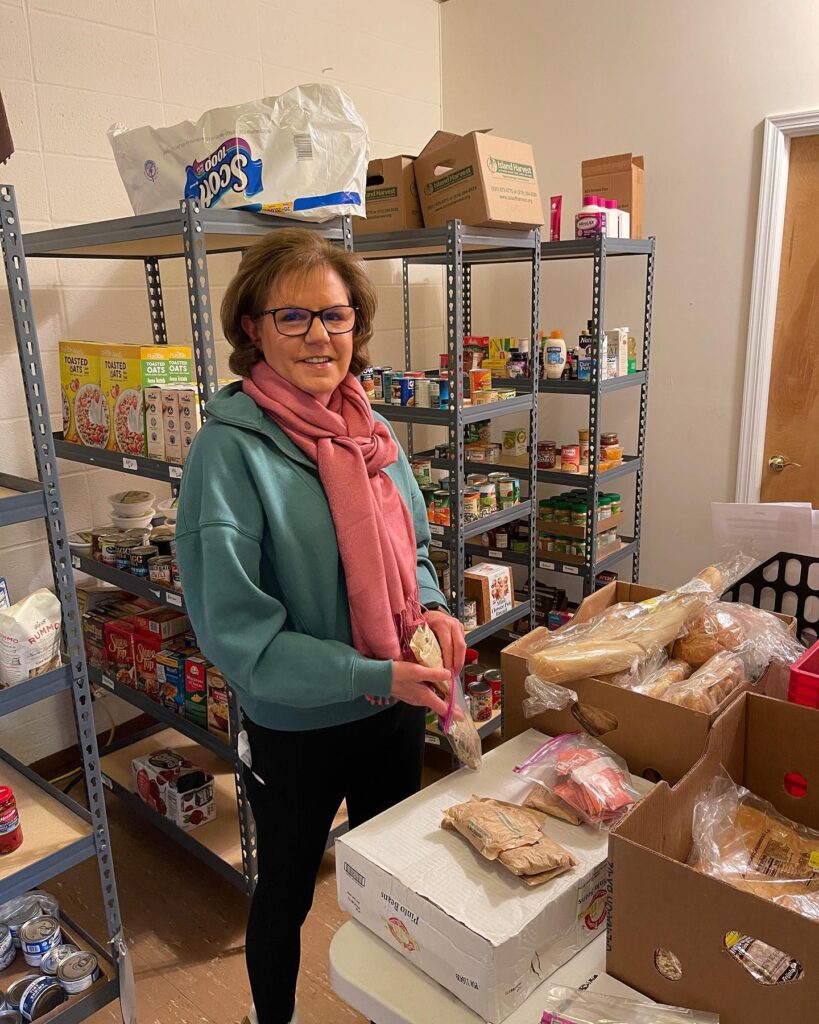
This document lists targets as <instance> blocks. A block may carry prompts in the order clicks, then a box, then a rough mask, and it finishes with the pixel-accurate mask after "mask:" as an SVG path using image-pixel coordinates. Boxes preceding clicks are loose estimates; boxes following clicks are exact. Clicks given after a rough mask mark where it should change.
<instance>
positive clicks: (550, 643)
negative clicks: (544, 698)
mask: <svg viewBox="0 0 819 1024" xmlns="http://www.w3.org/2000/svg"><path fill="white" fill-rule="evenodd" d="M749 563H750V564H752V560H751V559H748V558H746V557H744V556H738V557H737V558H736V559H733V560H732V561H731V562H728V563H724V564H722V565H719V566H709V567H708V568H706V569H703V571H702V572H701V573H700V574H699V575H698V576H695V577H694V578H693V579H691V580H689V581H688V582H687V583H685V584H683V585H682V586H681V587H676V588H675V589H674V590H669V591H667V592H666V593H665V594H661V595H659V596H658V597H654V598H651V599H649V600H648V601H642V602H640V603H639V604H634V605H628V604H620V605H615V606H614V607H613V608H609V609H607V610H606V612H604V613H603V614H602V615H599V616H596V617H595V618H594V619H592V620H591V621H589V622H583V623H574V624H570V625H569V626H567V627H565V628H564V629H559V630H556V631H555V632H554V633H552V634H549V635H547V636H544V637H543V639H542V641H541V643H540V645H539V647H538V649H537V650H536V651H535V652H534V653H533V654H531V655H530V657H529V671H530V672H531V673H532V674H533V675H536V676H539V677H540V678H541V679H546V680H548V681H549V682H553V683H571V682H573V681H574V680H576V679H581V678H584V677H586V676H601V675H609V674H611V673H615V672H623V671H627V670H629V669H632V668H633V667H634V666H635V665H639V664H640V663H641V662H643V661H645V660H646V659H647V658H648V657H649V656H650V655H651V653H652V651H654V650H656V649H657V648H658V647H665V646H666V645H667V644H670V643H671V642H672V641H673V640H674V639H675V638H676V637H677V636H679V634H680V632H681V631H682V629H683V627H684V626H685V625H686V623H688V622H689V621H691V620H692V619H694V618H696V617H697V616H698V615H699V614H700V613H701V612H702V611H703V610H704V609H705V608H706V607H707V606H708V605H709V604H711V603H712V602H713V601H715V600H716V599H717V598H718V597H719V596H720V594H722V592H723V590H724V589H725V587H726V586H728V585H729V584H730V582H731V581H732V580H733V579H735V578H737V576H738V575H741V574H742V572H743V571H747V568H748V567H749Z"/></svg>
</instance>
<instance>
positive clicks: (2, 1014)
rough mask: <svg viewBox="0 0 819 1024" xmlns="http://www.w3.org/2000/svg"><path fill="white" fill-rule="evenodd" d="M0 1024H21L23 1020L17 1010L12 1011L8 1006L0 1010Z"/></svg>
mask: <svg viewBox="0 0 819 1024" xmlns="http://www.w3.org/2000/svg"><path fill="white" fill-rule="evenodd" d="M0 1024H23V1018H22V1017H21V1016H20V1011H19V1010H12V1008H11V1007H10V1006H7V1007H6V1008H5V1009H3V1010H0Z"/></svg>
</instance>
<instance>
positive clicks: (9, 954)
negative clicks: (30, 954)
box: [0, 924, 17, 1006]
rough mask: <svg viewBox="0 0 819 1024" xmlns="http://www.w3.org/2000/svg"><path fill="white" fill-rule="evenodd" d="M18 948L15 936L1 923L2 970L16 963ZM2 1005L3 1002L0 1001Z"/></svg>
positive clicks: (0, 954)
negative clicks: (15, 945)
mask: <svg viewBox="0 0 819 1024" xmlns="http://www.w3.org/2000/svg"><path fill="white" fill-rule="evenodd" d="M16 956H17V950H16V949H15V947H14V936H13V935H12V934H11V929H10V928H9V926H8V925H6V924H0V971H4V970H5V969H6V968H7V967H8V966H9V964H11V963H14V958H15V957H16ZM0 1006H2V1003H1V1002H0Z"/></svg>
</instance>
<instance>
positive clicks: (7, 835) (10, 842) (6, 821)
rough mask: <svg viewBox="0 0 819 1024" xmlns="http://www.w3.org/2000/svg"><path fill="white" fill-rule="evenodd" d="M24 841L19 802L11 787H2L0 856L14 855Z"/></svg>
mask: <svg viewBox="0 0 819 1024" xmlns="http://www.w3.org/2000/svg"><path fill="white" fill-rule="evenodd" d="M22 841H23V830H22V828H20V815H19V814H18V813H17V801H16V800H15V799H14V791H13V790H12V788H11V786H0V856H2V855H3V854H4V853H13V852H14V851H15V850H16V849H17V847H18V846H19V845H20V844H21V843H22Z"/></svg>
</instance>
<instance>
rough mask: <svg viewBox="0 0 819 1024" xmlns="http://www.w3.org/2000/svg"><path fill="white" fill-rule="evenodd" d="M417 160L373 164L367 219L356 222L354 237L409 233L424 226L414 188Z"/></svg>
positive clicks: (404, 158)
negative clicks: (381, 233)
mask: <svg viewBox="0 0 819 1024" xmlns="http://www.w3.org/2000/svg"><path fill="white" fill-rule="evenodd" d="M414 160H415V157H412V156H391V157H387V158H386V159H383V160H370V162H369V164H368V165H367V192H366V199H365V203H366V205H365V210H366V214H367V216H366V218H364V217H356V218H355V220H354V221H353V234H354V235H371V234H373V233H375V232H379V233H380V232H382V231H410V230H413V229H416V228H422V227H423V226H424V220H423V217H422V216H421V204H420V202H419V200H418V186H417V185H416V184H415V168H414Z"/></svg>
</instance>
